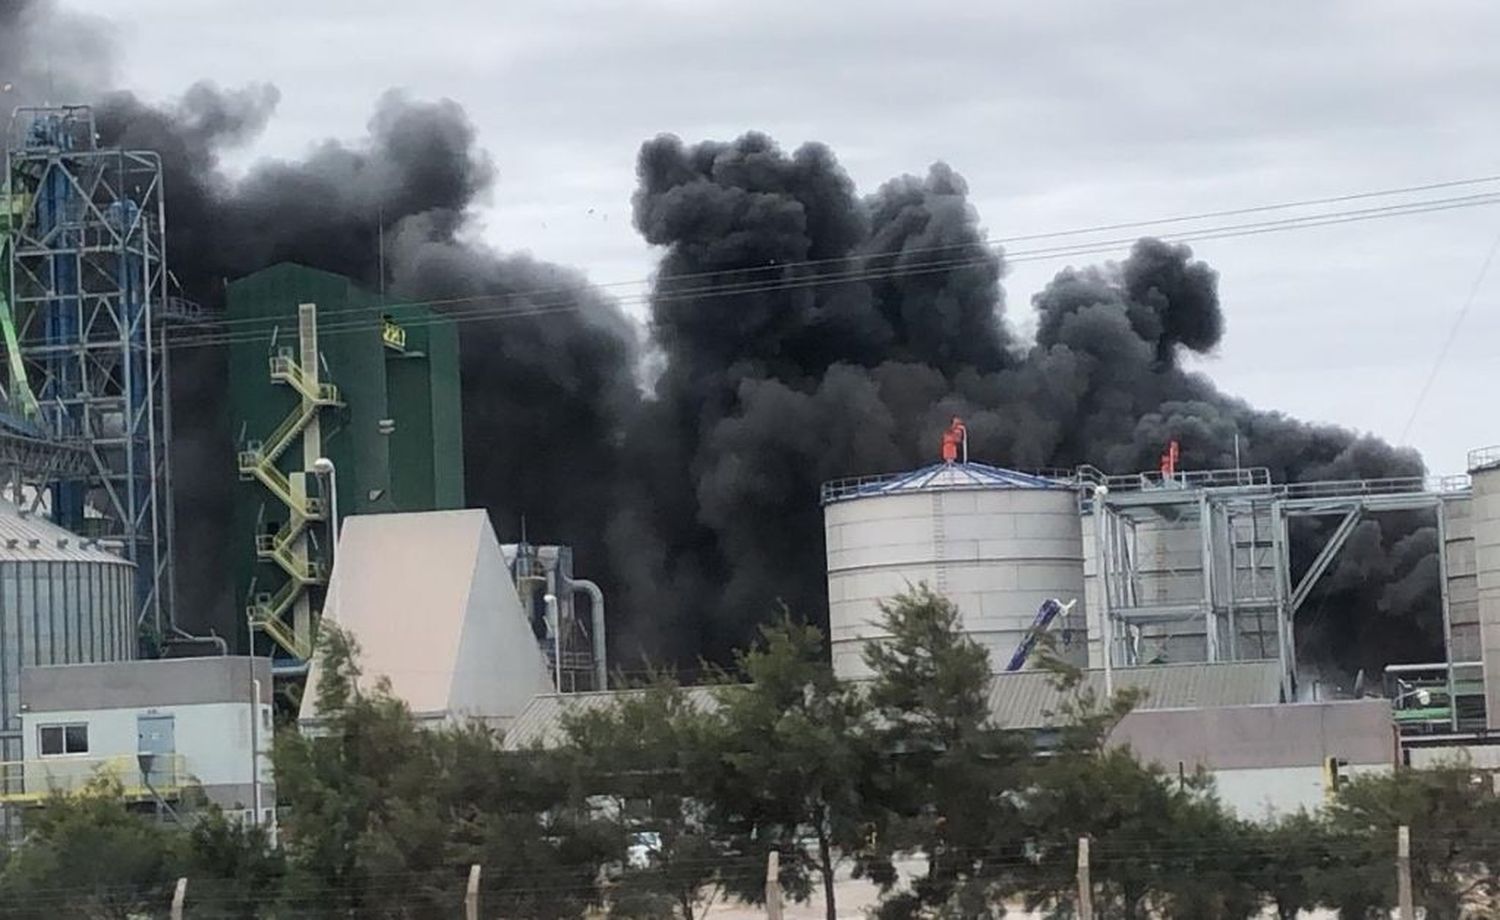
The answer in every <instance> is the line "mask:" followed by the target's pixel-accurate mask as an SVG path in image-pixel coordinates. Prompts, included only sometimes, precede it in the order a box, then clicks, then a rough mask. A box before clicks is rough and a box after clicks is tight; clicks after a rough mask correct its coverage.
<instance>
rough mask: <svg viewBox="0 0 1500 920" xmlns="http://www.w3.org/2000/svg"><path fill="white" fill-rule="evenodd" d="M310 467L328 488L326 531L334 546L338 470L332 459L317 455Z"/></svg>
mask: <svg viewBox="0 0 1500 920" xmlns="http://www.w3.org/2000/svg"><path fill="white" fill-rule="evenodd" d="M312 469H313V472H314V473H317V474H318V475H319V476H321V477H322V478H323V479H324V480H326V481H327V484H328V488H327V490H326V494H327V495H328V533H329V535H330V536H331V537H332V538H333V543H334V546H335V547H337V545H338V542H339V470H338V467H336V466H334V465H333V461H332V460H329V459H328V458H327V457H319V458H318V459H316V460H314V461H313V465H312Z"/></svg>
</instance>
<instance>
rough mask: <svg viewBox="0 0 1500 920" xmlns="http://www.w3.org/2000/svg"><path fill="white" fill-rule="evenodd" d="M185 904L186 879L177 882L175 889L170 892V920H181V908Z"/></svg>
mask: <svg viewBox="0 0 1500 920" xmlns="http://www.w3.org/2000/svg"><path fill="white" fill-rule="evenodd" d="M185 904H187V879H185V878H180V879H178V880H177V888H176V890H174V891H173V892H172V920H182V908H183V905H185Z"/></svg>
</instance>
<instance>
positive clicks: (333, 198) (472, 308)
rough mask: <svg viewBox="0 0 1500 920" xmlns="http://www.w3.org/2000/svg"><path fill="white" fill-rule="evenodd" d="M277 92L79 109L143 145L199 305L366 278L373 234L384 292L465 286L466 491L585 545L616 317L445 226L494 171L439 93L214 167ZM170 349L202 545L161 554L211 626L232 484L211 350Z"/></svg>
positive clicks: (175, 253)
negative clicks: (301, 269)
mask: <svg viewBox="0 0 1500 920" xmlns="http://www.w3.org/2000/svg"><path fill="white" fill-rule="evenodd" d="M278 98H279V96H278V93H277V92H276V90H275V89H274V88H271V87H266V86H258V87H249V88H246V89H241V90H233V91H226V90H221V89H219V88H217V87H214V86H212V85H209V84H198V85H196V86H194V87H192V88H191V89H189V91H188V92H187V93H186V94H185V95H184V96H183V97H182V98H181V99H180V100H178V101H177V102H175V103H174V104H171V105H168V106H151V105H146V104H144V103H142V102H141V101H139V100H138V99H136V98H135V97H133V96H131V95H129V94H125V93H120V94H113V95H109V96H107V97H105V98H104V99H103V100H102V102H101V103H100V105H99V107H98V118H99V124H100V132H101V135H102V136H103V138H104V139H105V141H106V142H107V143H111V144H119V145H122V146H127V147H139V148H146V149H152V150H157V151H159V152H160V153H161V154H162V157H163V164H164V169H165V172H166V177H167V188H168V189H169V197H168V199H167V202H168V203H167V226H168V232H169V238H168V247H169V251H170V253H171V258H172V265H173V271H174V274H175V275H176V277H177V279H178V280H179V282H180V283H181V284H182V286H183V289H184V291H185V292H186V293H187V295H188V296H190V297H193V298H195V299H198V300H200V301H201V302H204V303H206V304H208V305H211V306H212V305H217V304H219V303H220V302H221V301H222V290H223V285H224V283H225V282H226V281H228V280H230V279H233V278H236V277H239V276H241V275H244V274H247V273H249V272H252V271H254V270H256V269H258V268H262V267H265V266H267V265H270V264H274V263H276V262H282V261H292V262H298V263H301V264H304V265H310V266H314V267H317V268H322V269H326V270H329V271H334V272H338V273H340V274H343V275H346V276H349V277H351V278H353V279H355V280H356V281H359V282H361V283H363V284H365V285H366V286H367V287H373V286H375V285H377V284H378V283H379V282H380V278H379V271H380V268H381V261H382V260H381V251H382V250H381V245H382V244H381V239H382V228H383V237H384V253H385V256H384V260H385V267H386V271H387V276H388V278H387V280H388V283H389V291H390V292H391V293H392V294H393V295H394V296H397V297H414V298H442V299H452V298H472V297H475V296H478V295H483V299H481V300H477V301H468V302H466V303H463V304H460V305H457V306H454V307H451V308H450V310H451V311H452V312H453V313H454V314H455V316H456V317H457V318H458V319H459V320H460V326H459V328H460V334H461V349H462V358H463V361H462V383H463V389H464V392H465V409H466V411H465V414H464V435H465V442H466V451H465V453H466V461H467V462H466V480H467V482H466V486H467V491H468V494H469V497H470V500H471V501H473V502H476V503H480V504H482V505H483V506H484V507H486V508H488V509H489V510H490V511H491V513H492V515H493V516H494V518H495V522H496V524H497V526H499V527H500V529H501V532H502V533H503V534H507V535H512V534H514V533H515V531H516V529H517V525H518V522H519V520H520V518H521V517H522V516H523V515H525V516H527V517H528V519H529V521H530V522H531V526H532V528H533V532H534V533H538V534H548V535H551V534H553V533H560V534H565V535H568V536H570V537H571V538H573V539H575V541H576V543H577V545H578V549H579V551H580V553H581V554H583V555H584V556H585V558H588V557H603V555H604V552H603V548H602V546H601V545H600V542H599V540H598V538H596V537H594V536H593V534H595V533H597V532H598V531H599V528H598V527H597V526H593V527H591V526H590V523H591V522H592V521H595V520H598V519H599V517H600V516H601V515H602V513H603V509H605V508H607V507H608V498H609V494H610V490H611V483H612V479H611V474H612V472H613V470H614V463H613V462H612V458H613V452H614V450H615V445H616V443H617V441H618V437H617V436H616V430H617V427H618V426H619V424H620V422H621V419H623V418H624V417H626V416H627V415H628V414H629V413H630V412H631V410H632V409H633V406H634V404H635V401H636V398H637V393H636V390H635V388H634V385H633V378H632V373H633V369H634V362H635V341H634V335H633V329H632V327H631V325H630V323H629V321H628V320H627V319H626V318H625V317H624V315H623V314H621V313H620V312H619V310H618V308H617V307H616V306H615V305H614V304H613V303H612V302H611V301H608V300H607V299H605V298H604V297H602V296H600V295H599V294H598V293H597V292H595V291H593V290H592V289H590V288H589V287H588V285H587V284H586V283H585V282H584V281H583V280H582V279H581V276H579V275H578V274H577V273H576V272H573V271H571V270H567V269H561V268H557V267H555V266H549V265H545V264H542V263H537V262H534V261H532V260H529V259H526V258H523V257H510V256H504V255H502V254H499V253H496V252H493V251H491V250H489V249H488V248H486V247H484V246H482V245H478V244H475V243H471V242H468V241H467V240H466V239H465V238H464V236H463V233H464V230H465V228H466V225H467V221H468V220H469V218H470V216H471V206H472V205H473V203H474V202H475V201H476V199H478V198H479V197H480V196H482V195H483V194H484V193H485V192H486V191H487V189H488V188H489V186H490V184H491V183H492V182H493V179H494V169H493V167H492V165H491V164H490V162H489V160H488V158H487V157H486V156H485V155H484V154H483V152H481V151H479V150H478V149H477V148H476V146H475V139H474V128H473V126H472V125H471V124H470V123H469V121H468V118H467V117H466V116H465V114H464V113H463V111H462V109H460V108H459V106H458V105H457V104H455V103H453V102H449V101H443V102H437V103H419V102H414V101H412V100H409V99H407V98H406V97H405V96H403V95H401V94H399V93H395V92H392V93H388V94H386V95H385V96H384V97H382V98H381V99H380V100H379V102H378V103H377V105H376V109H375V113H374V115H373V116H372V117H371V119H370V121H369V129H368V135H367V137H366V138H365V139H364V140H363V141H362V142H360V143H358V144H353V145H349V144H343V143H339V142H336V141H325V142H323V143H322V144H320V145H318V146H317V147H315V148H314V149H313V151H312V152H311V153H310V154H309V155H308V156H306V157H305V158H304V159H302V160H298V161H270V162H264V163H261V164H259V165H257V166H255V167H254V168H253V169H251V170H250V171H249V172H248V173H247V174H246V175H244V176H243V177H241V178H238V179H236V180H233V181H231V180H230V179H228V178H226V177H225V176H224V175H223V174H222V173H221V171H220V170H219V169H218V166H217V164H218V157H219V155H220V153H221V152H222V151H224V150H225V149H226V148H228V147H229V146H231V145H233V144H238V143H242V142H243V141H244V140H246V139H248V138H250V137H253V136H254V135H255V134H256V133H257V132H258V131H259V130H260V129H261V127H262V126H263V125H264V124H265V122H266V119H267V118H268V117H269V115H270V114H271V112H272V110H273V109H274V107H275V105H276V103H277V101H278ZM533 291H546V292H547V293H546V295H545V299H546V302H545V303H544V304H542V306H543V307H544V309H541V310H538V309H535V307H536V304H533V303H531V302H530V300H529V299H528V298H529V292H533ZM233 334H236V335H243V334H245V333H243V332H237V333H233ZM192 338H193V337H191V336H189V337H188V340H189V341H191V339H192ZM199 338H202V337H201V336H199ZM209 338H212V336H209ZM172 360H173V362H174V365H173V390H174V408H175V409H176V413H177V414H176V417H175V426H176V433H177V435H178V437H177V439H176V443H175V453H174V460H175V461H176V463H175V470H176V480H177V482H176V494H177V496H178V506H179V509H180V510H181V511H182V513H180V514H179V515H178V518H179V532H178V536H179V540H178V543H179V545H180V546H182V547H183V549H184V552H185V553H188V552H191V553H194V554H201V555H202V556H203V557H204V558H202V559H190V558H184V559H183V565H181V566H180V567H179V572H180V573H181V574H180V575H179V590H180V606H181V608H182V610H183V612H184V614H185V616H186V617H188V618H192V617H193V615H194V612H197V611H205V612H206V611H212V613H211V614H209V615H207V616H205V617H204V619H205V620H206V621H208V622H215V623H220V624H222V623H223V622H225V618H226V616H231V617H232V614H229V613H228V611H229V610H230V609H231V608H232V607H233V606H236V605H234V604H233V602H234V601H235V600H236V599H234V598H232V597H230V596H229V594H228V593H227V592H228V589H229V587H230V586H228V585H226V584H224V582H223V580H222V579H221V578H220V577H219V576H218V575H217V573H219V572H223V571H226V570H227V569H226V567H225V566H224V565H223V564H221V563H222V562H223V561H224V560H223V558H222V553H223V552H224V540H223V537H222V533H221V531H222V529H223V526H224V522H225V521H227V520H228V516H229V509H230V503H231V500H232V491H231V490H232V487H233V482H234V480H233V477H232V476H225V475H224V472H225V471H228V470H232V469H233V455H232V453H231V436H232V434H233V432H231V431H230V428H229V426H230V424H231V420H229V419H227V418H226V417H225V415H224V412H223V410H222V405H223V399H224V389H223V386H224V380H225V354H224V349H223V348H222V347H214V346H208V347H205V346H202V345H196V346H195V345H185V346H184V347H182V348H179V349H176V350H174V353H173V355H172ZM187 509H192V510H191V512H189V511H187ZM194 573H198V574H197V575H196V576H195V575H194ZM191 621H192V620H191V619H190V622H191Z"/></svg>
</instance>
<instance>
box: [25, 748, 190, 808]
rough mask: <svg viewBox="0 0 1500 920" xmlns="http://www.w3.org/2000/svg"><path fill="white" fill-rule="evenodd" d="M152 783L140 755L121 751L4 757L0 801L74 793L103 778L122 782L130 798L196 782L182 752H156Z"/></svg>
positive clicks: (171, 791)
mask: <svg viewBox="0 0 1500 920" xmlns="http://www.w3.org/2000/svg"><path fill="white" fill-rule="evenodd" d="M152 756H153V762H152V764H151V773H150V784H149V785H148V784H147V782H146V778H145V777H143V776H142V775H141V764H140V760H139V757H138V756H137V755H135V754H118V755H113V756H108V757H89V756H86V755H84V756H78V755H72V754H64V755H59V756H56V757H43V758H40V759H37V760H9V761H0V802H3V803H10V804H27V803H37V802H41V801H44V800H45V799H46V798H47V797H49V796H52V795H72V794H76V793H79V792H82V791H84V790H85V789H87V788H88V787H89V786H90V785H91V784H94V783H98V782H100V781H105V782H113V783H116V784H118V785H119V786H120V787H121V789H122V790H123V792H124V795H125V796H126V797H127V798H153V797H155V796H157V795H168V794H175V793H176V792H179V791H180V790H182V789H183V788H184V787H185V786H188V785H189V784H191V783H192V782H193V778H192V776H191V775H189V773H188V772H187V769H186V762H185V761H184V759H183V756H182V755H181V754H175V753H172V754H155V755H152Z"/></svg>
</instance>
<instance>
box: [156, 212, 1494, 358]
mask: <svg viewBox="0 0 1500 920" xmlns="http://www.w3.org/2000/svg"><path fill="white" fill-rule="evenodd" d="M1494 204H1500V193H1486V194H1481V195H1468V196H1460V197H1457V198H1449V199H1437V200H1433V201H1424V202H1414V203H1406V204H1398V205H1388V206H1381V207H1377V208H1361V209H1354V210H1350V211H1345V212H1335V213H1330V214H1319V215H1312V216H1308V217H1299V218H1283V219H1278V220H1274V221H1260V222H1252V223H1246V224H1237V225H1227V226H1223V227H1211V228H1206V229H1204V230H1202V231H1196V232H1190V233H1183V234H1176V235H1170V236H1164V237H1162V238H1163V239H1164V240H1166V241H1168V242H1194V241H1204V240H1217V239H1228V238H1235V237H1244V236H1254V235H1261V234H1265V233H1273V232H1285V231H1287V230H1295V229H1306V228H1313V227H1323V226H1331V225H1337V224H1344V223H1355V222H1362V221H1366V220H1376V219H1384V218H1390V217H1401V216H1409V215H1413V214H1427V213H1433V212H1439V211H1447V210H1454V209H1458V208H1469V207H1482V206H1488V205H1494ZM1132 242H1133V240H1131V239H1128V238H1127V239H1116V240H1108V241H1099V242H1093V243H1085V244H1073V245H1067V246H1058V247H1042V248H1039V249H1032V250H1020V251H1018V252H1015V253H1010V254H1007V256H1006V261H1007V262H1009V263H1016V262H1027V261H1038V260H1055V259H1058V258H1066V257H1073V256H1080V255H1094V254H1098V253H1102V252H1108V251H1112V250H1115V249H1118V248H1119V247H1120V246H1122V245H1128V244H1130V243H1132ZM972 248H973V246H972V244H971V245H970V249H971V250H972ZM891 255H900V254H899V253H896V254H891ZM877 258H878V257H877ZM992 258H993V257H992V256H991V255H990V254H989V253H988V252H986V253H985V254H984V255H983V256H979V257H969V258H961V259H953V260H945V261H940V262H922V263H917V264H915V265H896V266H890V267H876V268H868V267H866V268H858V269H852V270H849V271H844V272H836V273H831V274H826V275H816V276H811V277H791V278H783V279H777V280H774V281H769V282H758V283H733V284H718V285H706V286H702V287H697V288H688V289H685V290H683V289H674V288H671V287H662V286H661V285H662V284H663V283H665V284H667V285H670V284H672V283H673V282H675V281H676V280H678V279H664V281H659V282H658V285H659V286H658V289H657V290H656V291H654V292H652V293H649V294H643V295H639V296H637V297H632V298H626V299H623V300H620V301H616V302H617V303H623V304H636V303H653V302H654V303H670V302H674V301H680V300H701V299H709V298H716V297H729V296H745V295H751V294H766V293H780V292H785V291H793V290H802V289H807V288H813V287H821V286H825V285H831V284H846V283H855V282H868V281H877V280H888V279H894V278H907V277H917V276H922V275H927V274H933V273H937V272H947V271H951V270H954V269H959V268H965V267H974V266H987V265H989V264H991V260H992ZM839 261H841V262H845V263H847V262H850V261H852V260H850V259H843V260H839ZM782 270H786V268H785V267H783V268H782ZM725 274H732V272H730V273H725ZM583 293H585V294H589V293H592V292H591V291H590V290H585V291H584V292H583ZM523 298H526V299H529V298H530V295H527V294H519V293H514V292H512V293H503V294H480V295H473V296H469V297H462V298H449V299H445V300H429V301H407V302H404V303H402V304H387V305H371V306H364V307H356V308H345V309H343V310H334V311H329V312H328V314H327V315H330V316H332V315H338V314H348V313H358V314H362V315H364V316H365V317H366V318H368V316H369V315H370V314H373V313H379V312H383V311H389V310H391V309H393V308H399V307H404V306H448V305H452V306H456V305H460V304H468V305H471V308H470V309H468V310H465V311H447V312H441V313H437V314H435V315H433V316H431V317H427V318H422V319H418V320H413V321H408V322H407V323H404V324H403V325H405V326H406V327H408V328H413V327H420V326H424V325H431V324H435V323H446V322H462V321H475V320H483V319H494V318H510V317H519V316H536V315H544V314H547V313H553V312H574V311H576V310H577V309H579V304H578V303H577V296H576V294H575V295H574V296H573V297H572V298H570V299H569V300H566V301H560V302H556V303H541V304H528V305H526V306H524V307H520V308H506V307H494V306H488V307H487V306H477V305H479V304H483V303H485V302H488V301H497V300H501V301H511V300H518V299H523ZM248 321H250V322H271V323H274V322H275V320H274V319H262V318H251V319H249V320H248ZM369 328H370V327H369V326H368V325H367V323H366V322H364V321H359V320H355V321H350V320H341V321H335V322H332V323H329V324H326V326H322V327H320V330H319V331H320V333H321V332H327V333H328V334H342V333H353V332H359V331H368V330H369ZM273 335H274V332H265V331H261V330H235V331H230V332H227V333H224V332H218V331H217V330H210V331H198V330H185V331H184V333H181V334H179V335H177V336H176V337H174V338H172V339H171V340H169V343H168V347H170V348H184V347H204V346H209V345H223V344H233V343H236V342H250V341H261V340H269V339H270V338H271V337H272V336H273Z"/></svg>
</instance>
